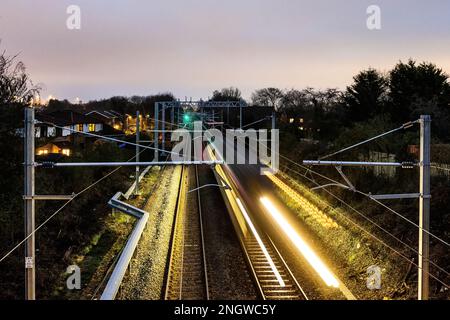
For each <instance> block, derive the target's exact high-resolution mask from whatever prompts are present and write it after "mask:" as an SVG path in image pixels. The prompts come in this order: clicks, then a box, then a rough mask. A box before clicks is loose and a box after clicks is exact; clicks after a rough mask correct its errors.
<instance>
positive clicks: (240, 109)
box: [239, 104, 242, 129]
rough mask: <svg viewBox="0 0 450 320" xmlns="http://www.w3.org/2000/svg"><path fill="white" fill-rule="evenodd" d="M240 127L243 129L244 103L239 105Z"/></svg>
mask: <svg viewBox="0 0 450 320" xmlns="http://www.w3.org/2000/svg"><path fill="white" fill-rule="evenodd" d="M239 129H242V104H240V105H239Z"/></svg>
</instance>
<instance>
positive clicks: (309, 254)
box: [260, 197, 339, 288]
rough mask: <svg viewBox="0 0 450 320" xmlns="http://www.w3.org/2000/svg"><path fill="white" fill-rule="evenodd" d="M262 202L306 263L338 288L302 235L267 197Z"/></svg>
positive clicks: (327, 282) (334, 279) (336, 282)
mask: <svg viewBox="0 0 450 320" xmlns="http://www.w3.org/2000/svg"><path fill="white" fill-rule="evenodd" d="M260 200H261V202H262V203H263V205H264V206H265V207H266V209H267V211H268V212H269V213H270V214H271V215H272V217H273V218H274V220H275V221H276V222H277V223H278V225H279V226H280V227H281V229H282V230H283V231H284V232H285V233H286V235H287V236H288V237H289V239H291V241H292V242H293V243H294V245H295V246H296V247H297V249H298V250H299V251H300V253H301V254H302V255H303V256H304V257H305V259H306V261H308V263H309V264H310V265H311V266H312V267H313V268H314V270H315V271H316V272H317V273H318V274H319V276H320V277H321V278H322V279H323V281H325V283H326V284H327V285H328V286H331V287H335V288H338V287H339V281H338V280H337V279H336V278H335V277H334V275H333V274H332V273H331V271H330V270H329V269H328V268H327V266H326V265H325V264H324V263H323V262H322V260H320V258H319V257H318V256H317V255H316V254H315V253H314V251H313V250H312V249H311V248H310V247H309V246H308V245H307V244H306V242H305V241H304V240H303V239H302V238H301V237H300V235H299V234H298V233H297V232H296V231H295V230H294V228H292V226H291V225H290V224H289V222H288V221H287V220H286V219H285V218H284V217H283V216H282V215H281V213H280V212H279V211H278V209H277V208H276V207H275V206H274V204H273V203H272V202H271V201H270V200H269V199H268V198H266V197H262V198H261V199H260Z"/></svg>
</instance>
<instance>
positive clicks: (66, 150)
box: [36, 142, 72, 158]
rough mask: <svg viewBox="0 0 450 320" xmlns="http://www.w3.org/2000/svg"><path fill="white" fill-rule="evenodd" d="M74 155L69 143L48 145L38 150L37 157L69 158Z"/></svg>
mask: <svg viewBox="0 0 450 320" xmlns="http://www.w3.org/2000/svg"><path fill="white" fill-rule="evenodd" d="M71 154H72V148H71V146H70V144H68V143H64V142H63V143H47V144H45V145H43V146H41V147H37V148H36V156H41V157H46V158H47V157H52V156H55V155H61V156H66V157H69V156H70V155H71Z"/></svg>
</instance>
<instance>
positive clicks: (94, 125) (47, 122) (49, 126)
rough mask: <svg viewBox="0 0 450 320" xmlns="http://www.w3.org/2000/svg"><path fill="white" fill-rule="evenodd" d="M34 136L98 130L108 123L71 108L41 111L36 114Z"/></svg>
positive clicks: (63, 134)
mask: <svg viewBox="0 0 450 320" xmlns="http://www.w3.org/2000/svg"><path fill="white" fill-rule="evenodd" d="M36 118H37V120H38V121H41V123H38V124H36V138H54V137H68V136H71V135H73V134H74V133H77V131H79V132H92V133H96V132H100V131H104V130H105V129H106V127H107V126H108V125H106V124H105V121H102V120H100V119H98V118H97V117H93V116H89V115H84V114H81V113H77V112H75V111H71V110H65V111H56V112H51V113H41V114H38V115H37V116H36Z"/></svg>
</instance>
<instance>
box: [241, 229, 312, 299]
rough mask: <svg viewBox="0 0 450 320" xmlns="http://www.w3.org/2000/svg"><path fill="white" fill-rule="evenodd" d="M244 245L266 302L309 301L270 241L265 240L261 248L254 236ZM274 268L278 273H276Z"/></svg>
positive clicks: (255, 278)
mask: <svg viewBox="0 0 450 320" xmlns="http://www.w3.org/2000/svg"><path fill="white" fill-rule="evenodd" d="M243 244H244V245H243V247H244V250H245V251H246V255H247V258H248V262H249V264H250V265H251V269H252V273H253V276H254V280H255V282H256V283H257V286H258V289H259V292H260V294H261V297H262V298H263V299H264V300H307V299H308V297H307V296H306V293H305V292H304V291H303V288H302V287H301V286H300V285H299V283H298V282H297V280H296V279H295V277H294V275H293V274H292V272H291V270H290V269H289V267H288V266H287V264H286V262H285V261H284V259H283V257H282V256H281V254H280V253H279V251H278V250H277V248H276V247H275V245H274V244H273V243H272V241H271V240H270V239H264V238H263V239H262V244H263V246H261V245H260V244H259V243H258V241H257V240H256V238H255V237H254V236H252V237H249V238H248V239H246V240H245V241H244V243H243ZM263 247H264V248H265V249H263ZM264 251H265V252H264ZM274 268H275V269H276V271H274ZM277 273H278V274H277Z"/></svg>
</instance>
